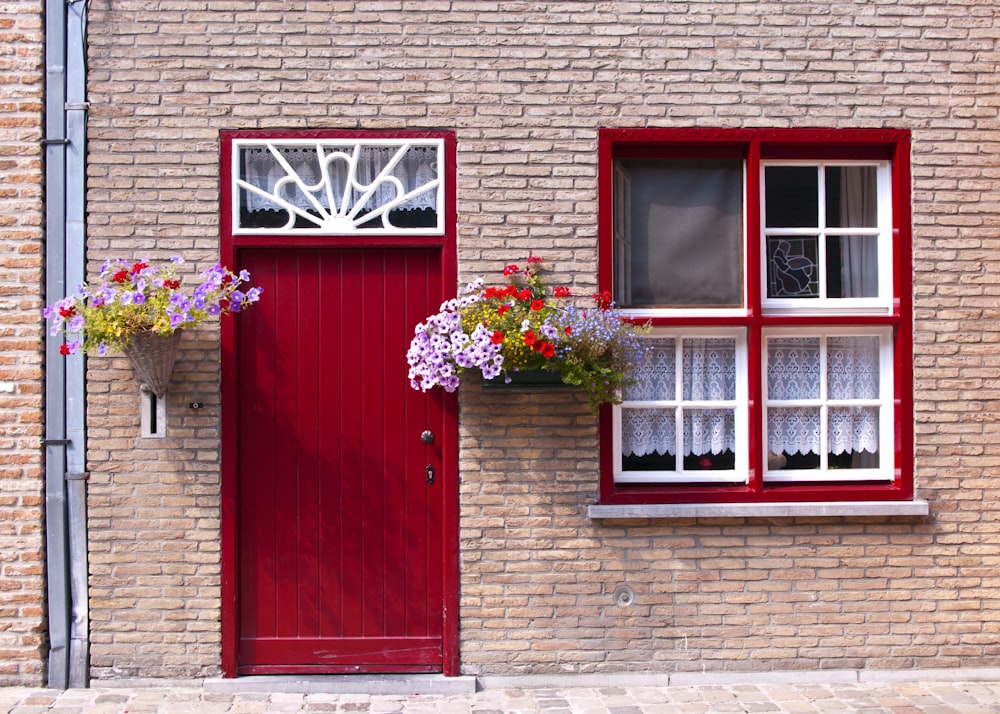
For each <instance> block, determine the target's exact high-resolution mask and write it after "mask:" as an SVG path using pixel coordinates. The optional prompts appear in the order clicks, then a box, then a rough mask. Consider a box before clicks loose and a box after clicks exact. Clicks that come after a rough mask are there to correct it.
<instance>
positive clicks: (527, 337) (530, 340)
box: [524, 330, 536, 346]
mask: <svg viewBox="0 0 1000 714" xmlns="http://www.w3.org/2000/svg"><path fill="white" fill-rule="evenodd" d="M535 337H536V335H535V331H534V330H528V331H527V332H525V333H524V344H526V345H529V346H530V345H533V344H535Z"/></svg>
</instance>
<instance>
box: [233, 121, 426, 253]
mask: <svg viewBox="0 0 1000 714" xmlns="http://www.w3.org/2000/svg"><path fill="white" fill-rule="evenodd" d="M443 154H444V152H443V142H442V141H441V140H439V139H423V140H418V139H360V140H356V139H321V140H314V139H309V140H305V139H301V140H296V139H284V140H274V141H237V142H235V143H234V152H233V156H234V160H233V173H234V176H233V184H234V186H235V191H234V195H233V213H234V215H233V229H234V233H240V234H248V233H249V234H253V233H276V232H278V233H303V234H316V233H323V234H340V235H343V234H351V233H359V232H361V233H392V234H399V233H406V234H412V233H418V234H428V233H429V234H441V233H442V232H443V198H444V190H443V188H444V187H443V184H442V177H443V174H444V171H443V165H442V161H443Z"/></svg>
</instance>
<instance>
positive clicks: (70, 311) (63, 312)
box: [59, 305, 76, 320]
mask: <svg viewBox="0 0 1000 714" xmlns="http://www.w3.org/2000/svg"><path fill="white" fill-rule="evenodd" d="M75 314H76V308H75V307H73V306H72V305H71V306H70V307H61V308H59V317H61V318H63V319H64V320H68V319H69V318H71V317H73V315H75Z"/></svg>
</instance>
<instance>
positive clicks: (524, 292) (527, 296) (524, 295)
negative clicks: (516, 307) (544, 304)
mask: <svg viewBox="0 0 1000 714" xmlns="http://www.w3.org/2000/svg"><path fill="white" fill-rule="evenodd" d="M533 297H534V295H533V294H532V293H531V290H529V289H528V288H521V289H520V290H518V291H517V299H518V300H531V298H533Z"/></svg>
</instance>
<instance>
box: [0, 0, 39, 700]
mask: <svg viewBox="0 0 1000 714" xmlns="http://www.w3.org/2000/svg"><path fill="white" fill-rule="evenodd" d="M41 13H42V6H41V3H19V4H17V3H3V4H0V48H2V49H0V176H3V181H2V182H0V205H2V206H3V209H2V210H0V311H2V312H3V326H2V327H0V684H33V685H37V684H40V683H41V681H42V662H43V651H42V650H43V645H44V639H45V638H44V617H43V605H42V603H43V601H44V598H45V583H44V580H43V561H44V537H43V530H42V521H43V516H42V505H43V504H42V491H43V471H42V451H41V446H40V444H39V439H40V438H41V436H42V382H41V376H42V370H41V350H42V335H43V332H42V330H43V327H42V321H41V307H42V305H41V297H40V295H39V286H40V285H41V283H42V258H41V252H42V170H43V169H42V149H41V144H40V141H41V138H42V88H43V82H44V72H43V69H42V14H41Z"/></svg>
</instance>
